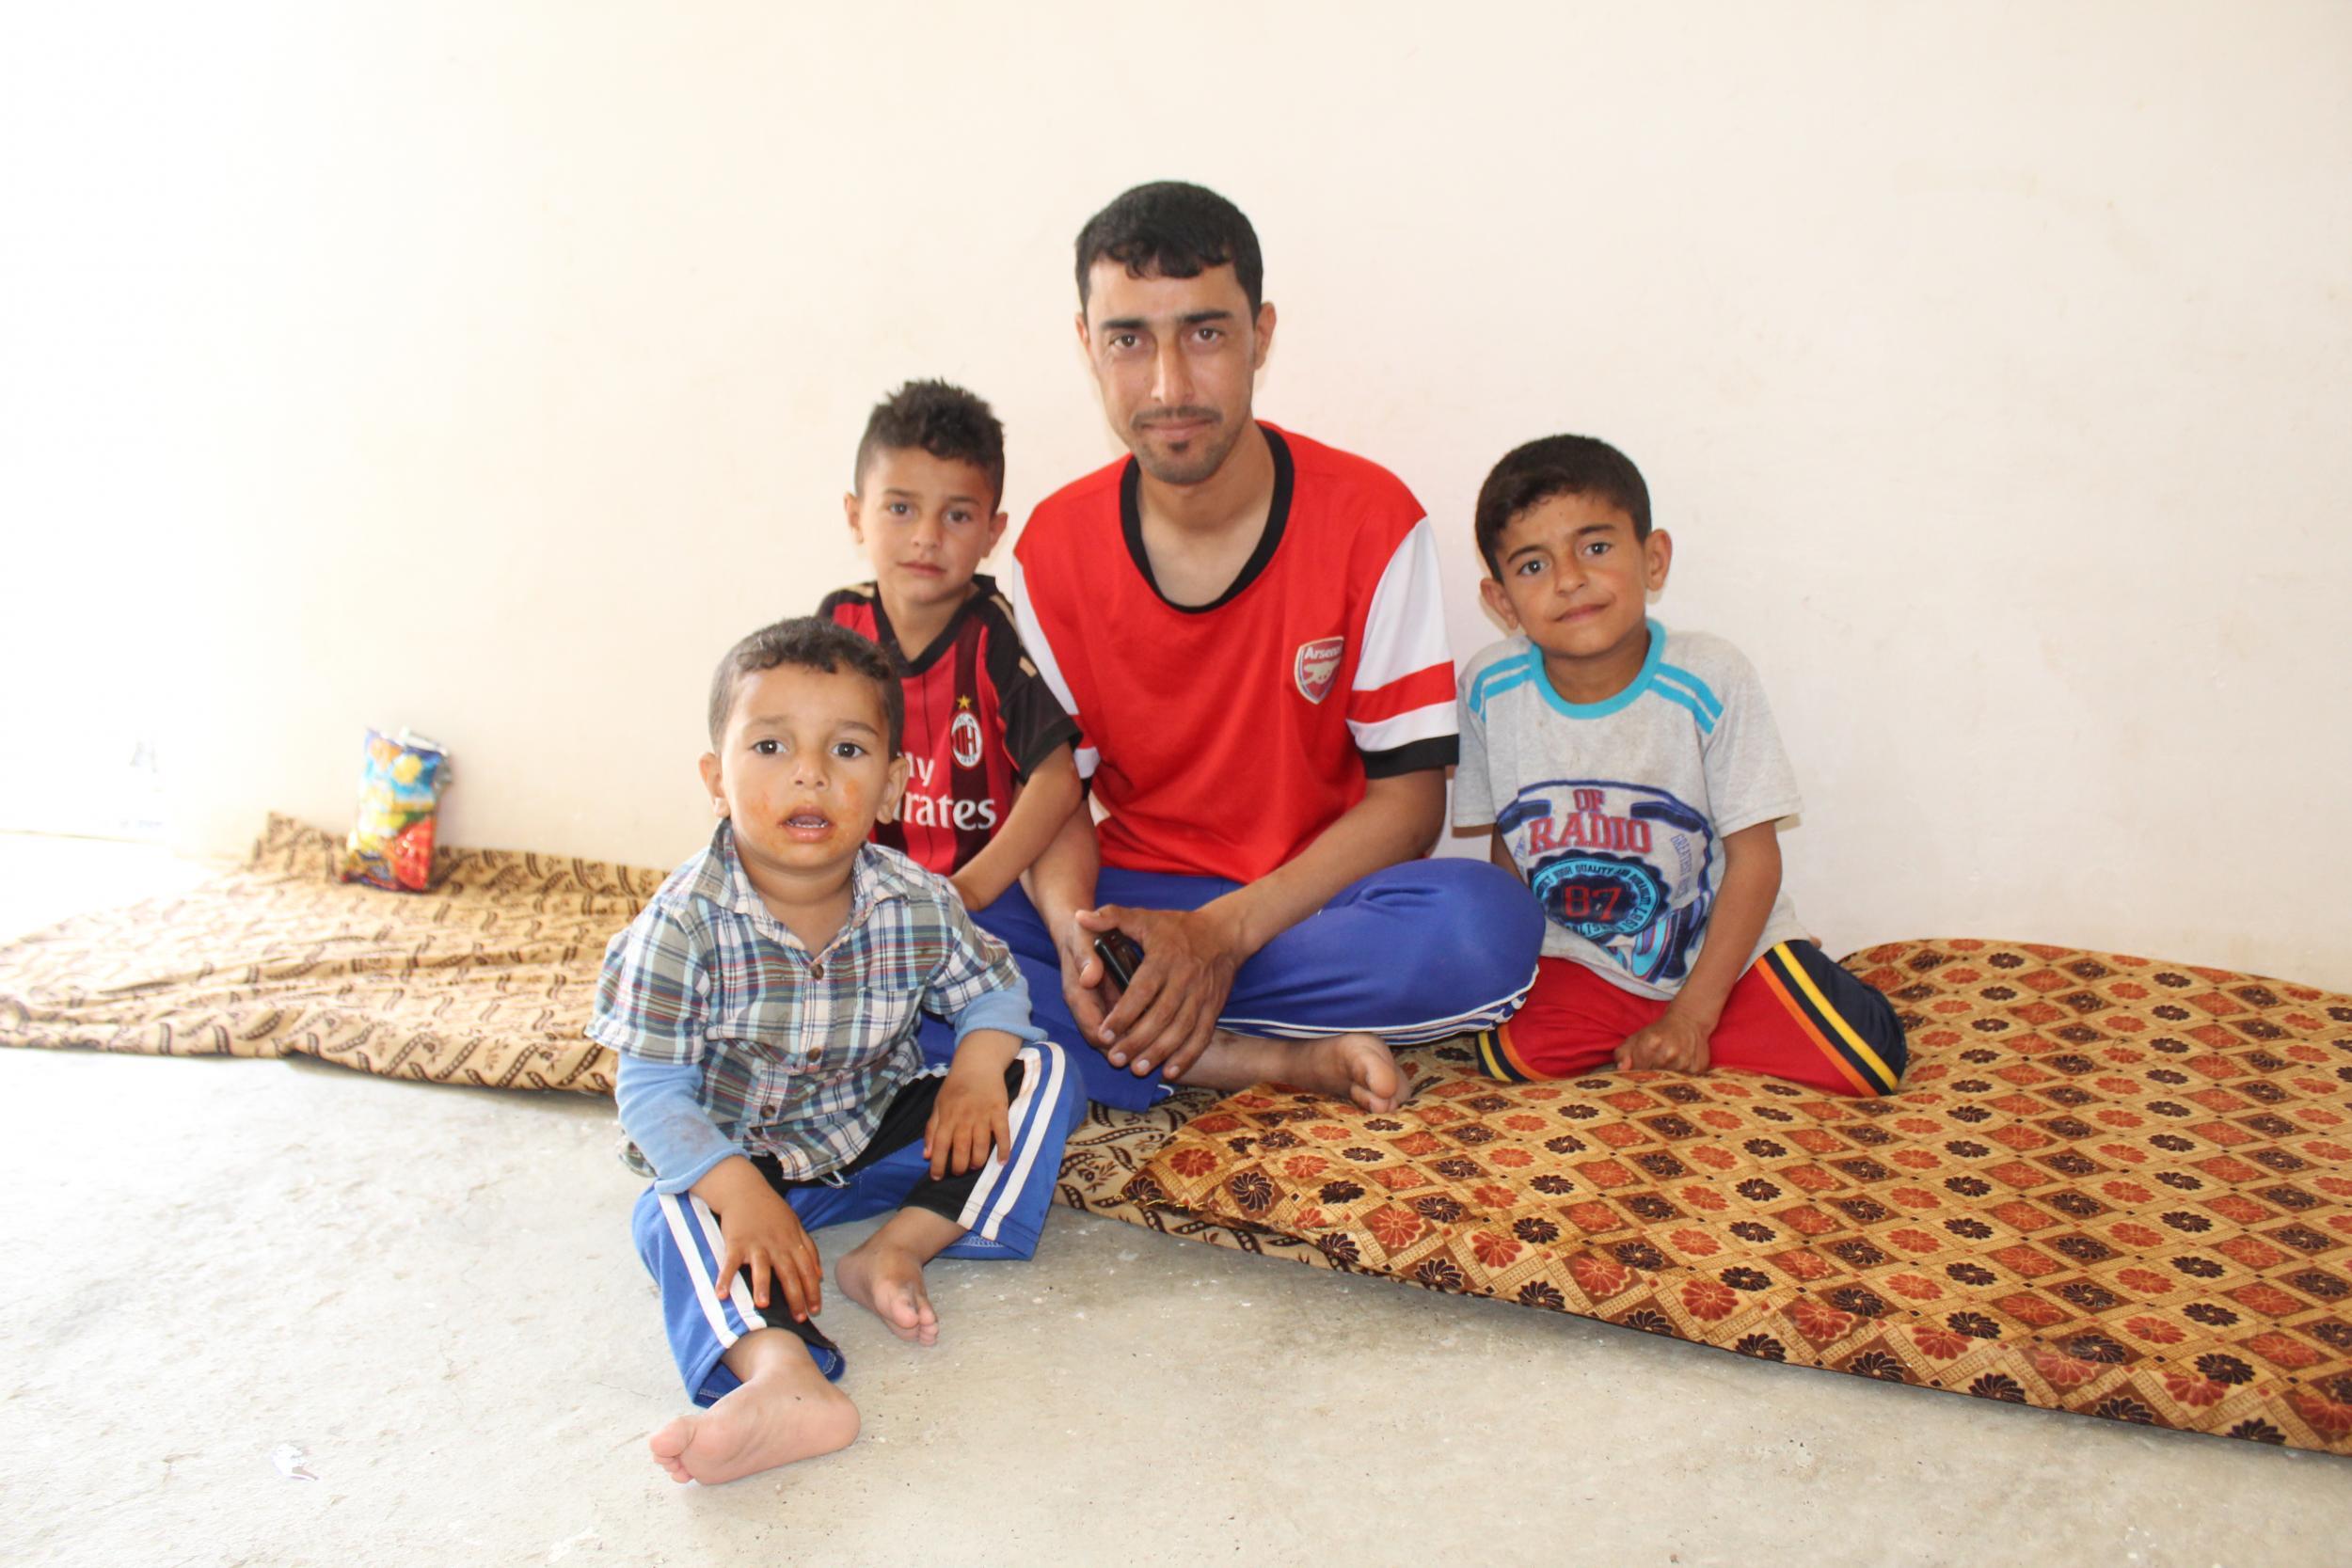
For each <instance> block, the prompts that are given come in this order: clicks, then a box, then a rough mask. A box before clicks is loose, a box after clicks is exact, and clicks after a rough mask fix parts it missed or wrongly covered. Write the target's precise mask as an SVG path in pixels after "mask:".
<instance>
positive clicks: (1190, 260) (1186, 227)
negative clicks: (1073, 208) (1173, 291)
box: [1078, 180, 1265, 315]
mask: <svg viewBox="0 0 2352 1568" xmlns="http://www.w3.org/2000/svg"><path fill="white" fill-rule="evenodd" d="M1105 258H1108V259H1109V260H1111V261H1117V262H1118V263H1119V264H1120V266H1122V267H1125V268H1126V269H1127V276H1128V277H1146V276H1148V275H1151V274H1157V275H1158V276H1160V277H1200V275H1201V274H1202V273H1204V272H1206V271H1208V270H1209V269H1210V268H1211V267H1221V266H1225V265H1227V264H1228V263H1230V264H1231V265H1232V269H1233V277H1235V278H1236V279H1238V280H1239V282H1240V283H1241V292H1242V293H1245V294H1247V295H1248V297H1249V309H1250V312H1251V313H1252V314H1253V315H1254V314H1255V313H1256V312H1257V309H1258V302H1259V300H1260V299H1261V298H1262V297H1263V293H1264V288H1265V261H1264V260H1263V258H1262V257H1261V256H1260V255H1259V254H1258V231H1257V230H1255V229H1252V228H1250V227H1249V219H1248V218H1247V217H1245V216H1244V215H1243V214H1242V210H1241V209H1240V208H1238V207H1236V206H1234V205H1233V204H1232V202H1230V201H1228V200H1226V199H1225V198H1223V197H1221V196H1219V195H1217V194H1216V192H1215V191H1213V190H1209V189H1206V188H1205V187H1203V186H1200V185H1187V184H1185V183H1184V182H1182V181H1180V180H1160V181H1155V182H1152V183H1151V184H1149V185H1137V186H1136V187H1135V189H1133V190H1130V191H1124V192H1121V193H1120V195H1119V196H1117V197H1116V198H1113V199H1112V201H1111V204H1110V205H1109V206H1107V207H1105V208H1104V209H1103V210H1102V211H1101V212H1099V213H1097V214H1094V215H1093V216H1092V217H1090V218H1089V219H1087V226H1086V227H1085V228H1084V229H1081V230H1078V309H1081V310H1083V309H1086V303H1087V274H1088V273H1089V272H1091V271H1092V270H1093V269H1094V263H1095V262H1097V261H1102V260H1104V259H1105Z"/></svg>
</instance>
